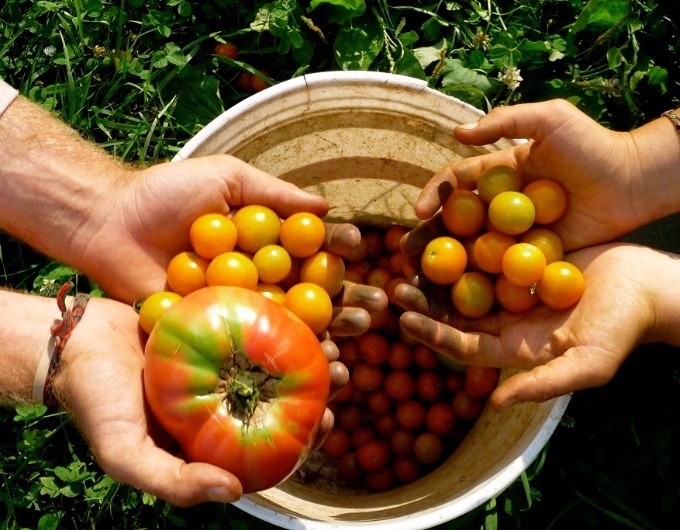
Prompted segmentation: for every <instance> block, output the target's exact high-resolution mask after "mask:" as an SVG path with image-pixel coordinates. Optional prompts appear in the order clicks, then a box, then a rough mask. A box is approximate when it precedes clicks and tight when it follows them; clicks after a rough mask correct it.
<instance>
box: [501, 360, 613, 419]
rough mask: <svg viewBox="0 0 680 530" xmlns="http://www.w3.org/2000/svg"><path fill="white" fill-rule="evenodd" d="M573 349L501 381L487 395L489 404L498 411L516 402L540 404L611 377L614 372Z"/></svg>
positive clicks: (600, 383) (603, 381) (593, 385)
mask: <svg viewBox="0 0 680 530" xmlns="http://www.w3.org/2000/svg"><path fill="white" fill-rule="evenodd" d="M576 350H577V349H574V350H572V351H571V355H562V356H560V357H557V358H555V359H553V360H551V361H550V362H548V363H546V364H543V365H539V366H535V367H534V368H532V369H531V370H529V371H527V372H520V373H518V374H515V375H513V376H511V377H509V378H508V379H506V380H505V381H503V382H502V383H501V384H500V385H498V387H497V388H496V389H495V390H494V392H493V394H491V397H490V404H491V407H492V408H493V409H494V410H497V411H502V410H505V409H507V408H509V407H511V406H512V405H515V404H517V403H529V402H532V403H543V402H545V401H548V400H550V399H553V398H556V397H559V396H564V395H566V394H570V393H572V392H575V391H577V390H583V389H585V388H592V387H596V386H602V385H604V384H605V383H607V382H608V381H609V380H611V378H612V377H613V375H614V373H615V371H611V370H608V369H607V368H606V366H604V365H603V364H601V363H596V364H589V363H588V362H587V359H588V358H589V356H587V355H583V353H584V352H583V351H582V352H581V353H580V354H579V352H578V351H576Z"/></svg>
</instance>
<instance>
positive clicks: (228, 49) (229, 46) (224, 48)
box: [215, 41, 238, 61]
mask: <svg viewBox="0 0 680 530" xmlns="http://www.w3.org/2000/svg"><path fill="white" fill-rule="evenodd" d="M215 55H220V56H222V57H227V58H229V59H233V60H234V61H235V60H236V59H238V46H236V44H234V43H233V42H229V41H227V42H224V43H222V42H220V43H219V44H217V46H215Z"/></svg>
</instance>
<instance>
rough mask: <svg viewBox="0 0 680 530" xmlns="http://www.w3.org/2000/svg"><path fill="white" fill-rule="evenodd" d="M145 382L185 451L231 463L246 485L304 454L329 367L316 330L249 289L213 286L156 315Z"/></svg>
mask: <svg viewBox="0 0 680 530" xmlns="http://www.w3.org/2000/svg"><path fill="white" fill-rule="evenodd" d="M144 386H145V392H146V396H147V400H148V403H149V406H150V408H151V411H152V413H153V415H154V416H155V418H156V419H157V420H158V421H159V423H160V424H161V425H162V426H163V427H164V428H165V430H166V431H168V433H169V434H170V435H171V436H173V437H174V438H175V440H177V442H178V443H179V444H180V446H181V447H182V449H183V450H184V452H185V453H186V455H187V456H188V457H189V459H191V460H194V461H201V462H208V463H211V464H214V465H217V466H220V467H222V468H224V469H226V470H228V471H230V472H231V473H233V474H234V475H236V477H238V479H239V480H240V481H241V483H242V485H243V491H244V492H246V493H248V492H253V491H259V490H263V489H267V488H270V487H273V486H275V485H277V484H278V483H280V482H281V481H283V480H284V479H285V478H287V477H288V476H289V475H290V474H291V473H293V472H294V471H295V470H296V469H297V468H298V466H299V465H300V464H302V462H303V461H304V459H305V458H306V457H307V456H308V455H309V452H310V450H311V447H312V445H313V443H314V440H315V436H316V434H317V431H318V428H319V425H320V423H321V418H322V417H323V414H324V410H325V408H326V400H327V399H328V393H329V387H330V374H329V370H328V361H327V360H326V357H325V355H324V353H323V350H322V349H321V345H320V343H319V341H318V339H317V337H316V336H315V335H314V333H313V332H312V331H311V330H310V329H309V327H307V326H306V325H305V324H304V323H303V322H302V321H301V320H299V319H298V318H297V317H296V316H294V315H293V313H291V312H290V311H288V310H287V309H285V308H284V307H283V306H281V305H280V304H278V303H276V302H274V301H272V300H269V299H268V298H266V297H264V296H262V295H261V294H259V293H257V292H255V291H251V290H248V289H244V288H241V287H224V286H213V287H206V288H203V289H200V290H198V291H195V292H193V293H191V294H189V295H187V296H185V297H184V298H183V299H182V300H180V301H179V302H177V303H175V304H174V305H173V306H172V307H170V308H169V309H168V310H167V311H166V312H165V313H164V314H163V316H162V317H161V318H160V319H159V320H158V322H157V323H156V325H155V326H154V328H153V331H152V332H151V335H150V336H149V340H148V342H147V345H146V351H145V367H144Z"/></svg>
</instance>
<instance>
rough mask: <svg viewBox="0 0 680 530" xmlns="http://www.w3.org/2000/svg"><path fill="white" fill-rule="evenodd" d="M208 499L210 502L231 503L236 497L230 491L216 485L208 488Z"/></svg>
mask: <svg viewBox="0 0 680 530" xmlns="http://www.w3.org/2000/svg"><path fill="white" fill-rule="evenodd" d="M208 500H209V501H211V502H222V503H232V502H234V501H235V500H237V499H236V498H235V497H234V495H233V493H232V492H231V491H229V490H228V489H226V488H220V487H219V486H218V487H214V488H209V489H208Z"/></svg>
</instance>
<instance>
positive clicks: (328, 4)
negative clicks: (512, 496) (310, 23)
mask: <svg viewBox="0 0 680 530" xmlns="http://www.w3.org/2000/svg"><path fill="white" fill-rule="evenodd" d="M317 7H323V8H324V11H325V14H326V19H327V20H328V22H330V23H334V24H339V25H342V24H344V23H345V22H347V21H348V20H350V19H352V18H355V17H360V16H361V15H363V14H364V13H365V12H366V2H365V1H364V0H312V2H311V3H310V5H309V10H310V11H314V10H315V9H316V8H317Z"/></svg>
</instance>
